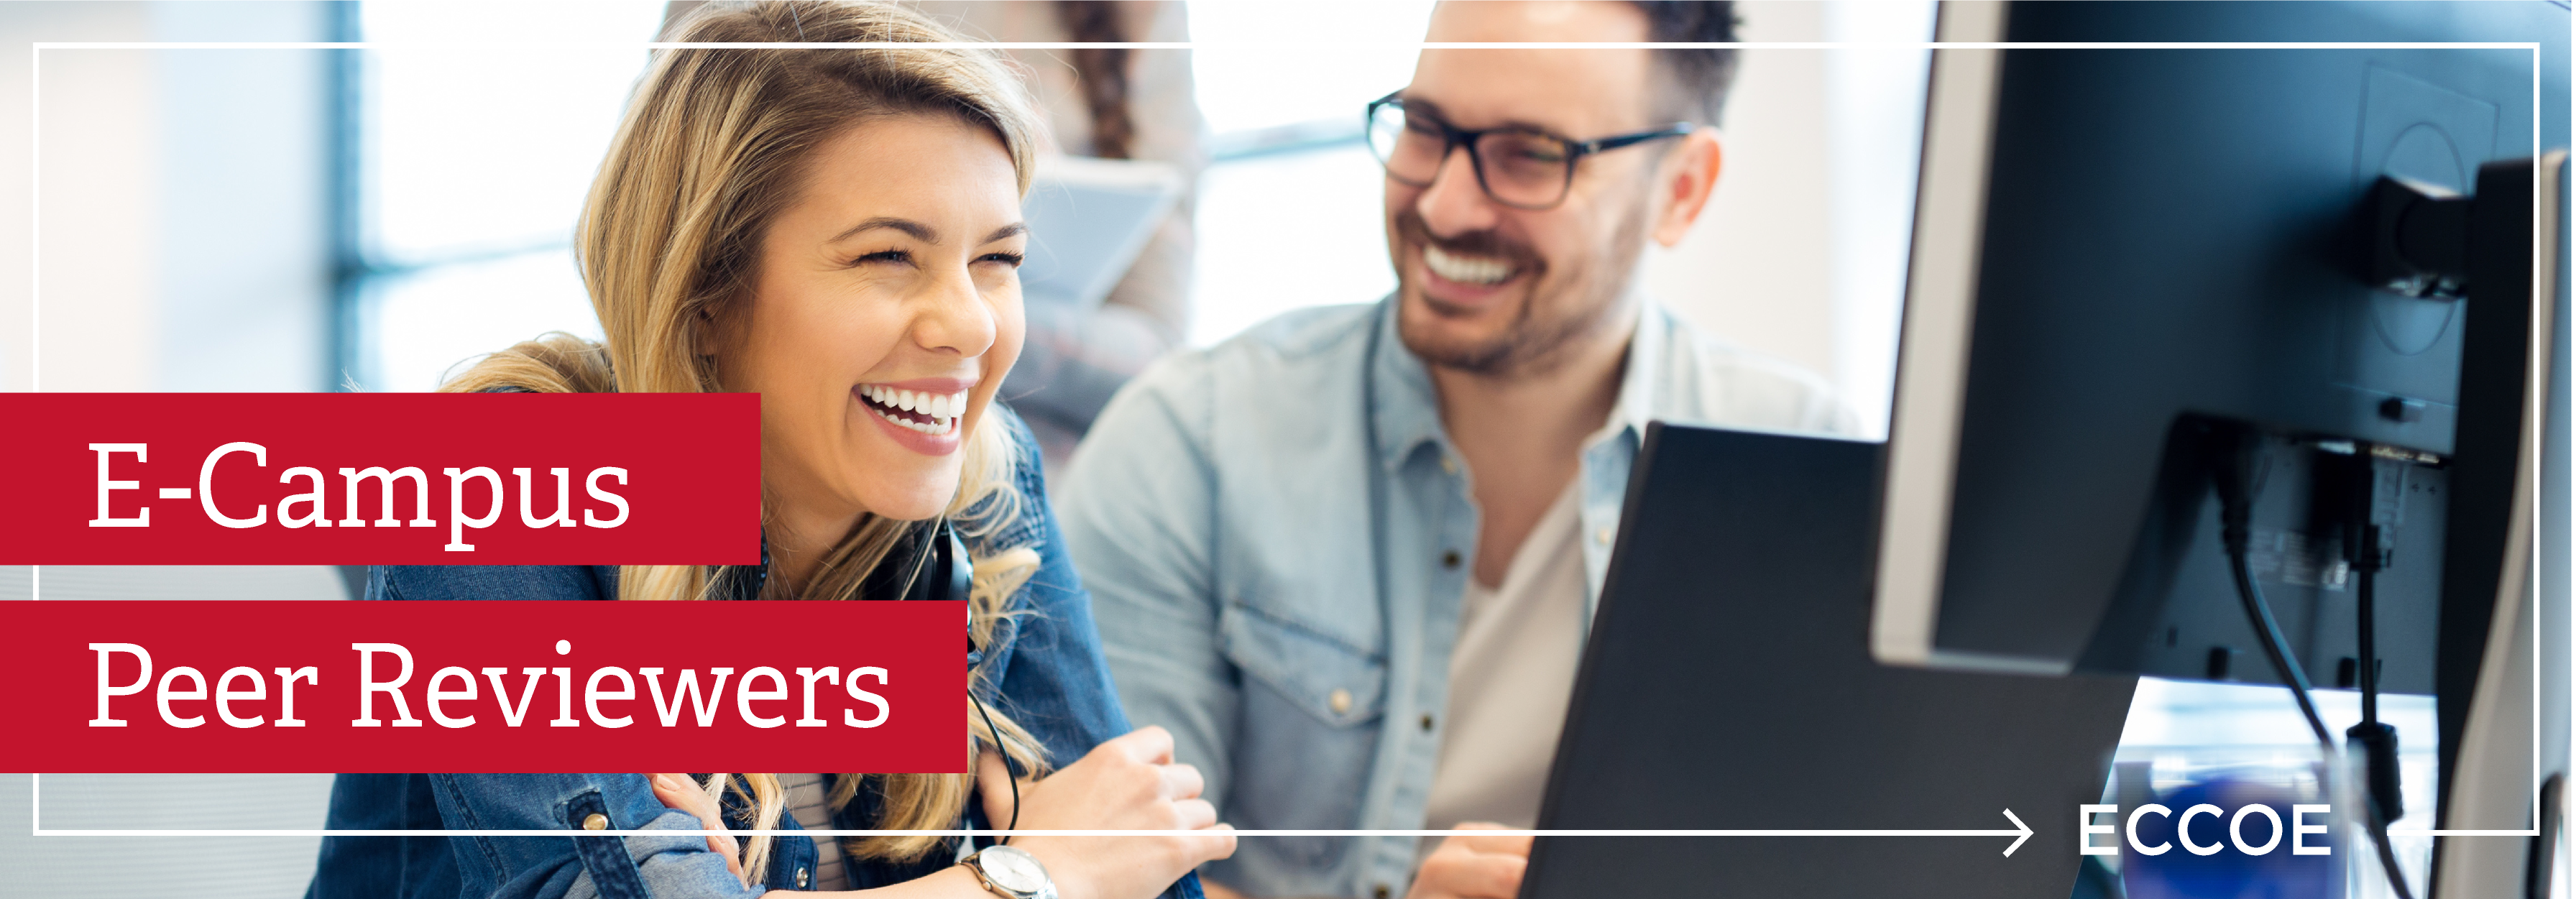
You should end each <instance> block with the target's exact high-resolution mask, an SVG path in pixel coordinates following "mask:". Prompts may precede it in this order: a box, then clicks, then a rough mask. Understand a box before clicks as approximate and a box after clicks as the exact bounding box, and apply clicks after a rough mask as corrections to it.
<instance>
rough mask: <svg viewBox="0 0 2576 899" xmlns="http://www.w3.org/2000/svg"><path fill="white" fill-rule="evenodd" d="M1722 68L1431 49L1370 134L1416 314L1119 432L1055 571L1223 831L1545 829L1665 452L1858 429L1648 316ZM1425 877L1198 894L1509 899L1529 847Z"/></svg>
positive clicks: (1460, 33)
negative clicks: (1635, 479) (1657, 248)
mask: <svg viewBox="0 0 2576 899" xmlns="http://www.w3.org/2000/svg"><path fill="white" fill-rule="evenodd" d="M1733 39H1734V36H1733V24H1732V13H1731V12H1730V11H1729V9H1728V7H1727V4H1724V3H1449V4H1443V5H1442V6H1440V7H1439V9H1438V10H1437V11H1436V12H1435V13H1434V14H1433V16H1432V20H1431V31H1430V35H1429V37H1428V40H1431V41H1435V42H1496V43H1522V42H1533V41H1575V42H1596V41H1597V42H1639V41H1658V42H1678V41H1687V42H1717V41H1731V40H1733ZM1734 69H1735V58H1734V51H1732V50H1715V49H1699V50H1648V49H1644V48H1637V49H1535V48H1533V49H1429V50H1425V51H1423V53H1422V55H1421V58H1420V61H1419V62H1418V64H1417V68H1416V70H1415V73H1414V78H1413V83H1412V84H1410V85H1408V86H1406V87H1405V88H1404V89H1403V90H1400V91H1397V92H1395V93H1394V94H1390V95H1388V96H1387V97H1386V98H1384V99H1381V100H1379V101H1377V102H1376V103H1374V104H1371V105H1370V107H1369V109H1368V115H1369V119H1368V121H1369V143H1370V147H1371V149H1372V150H1373V151H1374V152H1375V153H1376V154H1377V157H1378V159H1379V161H1380V162H1382V163H1383V164H1384V170H1385V186H1386V232H1387V250H1388V253H1389V255H1390V257H1391V261H1392V262H1393V264H1394V267H1395V271H1396V277H1397V283H1398V286H1397V289H1396V293H1395V295H1394V296H1392V297H1389V298H1386V299H1383V300H1381V301H1379V302H1377V303H1373V304H1368V305H1358V306H1338V307H1329V308H1322V309H1315V310H1309V311H1304V312H1298V313H1293V314H1290V315H1286V316H1282V317H1280V318H1279V319H1276V320H1273V321H1271V322H1269V323H1267V324H1264V325H1262V326H1260V327H1258V328H1255V329H1253V330H1252V331H1251V332H1249V333H1246V334H1244V335H1243V336H1241V337H1238V338H1235V339H1234V340H1231V341H1228V342H1226V343H1224V344H1221V345H1219V346H1216V347H1213V348H1210V349H1208V350H1205V351H1202V352H1196V353H1188V354H1182V355H1179V356H1175V357H1172V358H1170V359H1168V360H1167V361H1165V362H1164V363H1162V364H1160V365H1159V366H1157V367H1156V368H1154V369H1152V370H1150V371H1148V372H1147V373H1146V374H1144V375H1143V376H1142V377H1140V378H1138V379H1137V380H1136V381H1135V382H1134V383H1132V384H1131V385H1130V386H1129V387H1128V388H1127V389H1126V390H1125V391H1123V392H1122V393H1121V394H1120V395H1119V396H1118V398H1117V399H1115V400H1113V401H1112V402H1111V403H1110V405H1109V407H1108V409H1107V410H1106V411H1105V412H1103V414H1102V415H1101V418H1100V420H1099V422H1098V424H1096V425H1095V426H1094V427H1093V430H1092V432H1091V437H1090V440H1089V442H1088V443H1086V444H1084V446H1083V448H1082V449H1081V451H1080V452H1079V453H1078V454H1077V455H1076V457H1075V460H1074V464H1073V467H1072V471H1071V472H1070V475H1069V478H1068V481H1067V483H1066V485H1065V487H1064V496H1063V503H1062V509H1063V512H1064V516H1065V531H1066V541H1067V543H1068V544H1069V545H1070V547H1071V549H1072V550H1073V554H1074V557H1075V559H1076V561H1077V562H1078V563H1079V564H1080V566H1081V568H1082V571H1083V575H1084V579H1085V581H1086V583H1087V584H1088V586H1090V588H1091V590H1092V594H1093V596H1094V597H1095V598H1096V602H1097V603H1098V613H1099V617H1100V622H1101V634H1102V638H1103V640H1104V641H1105V642H1106V644H1107V648H1108V654H1109V660H1110V666H1111V669H1112V671H1113V672H1114V673H1115V675H1116V677H1117V680H1118V684H1119V688H1120V695H1121V697H1122V698H1123V699H1124V701H1125V703H1126V706H1127V711H1128V713H1129V715H1130V717H1132V718H1134V719H1135V720H1136V721H1137V722H1138V723H1140V724H1159V725H1162V726H1164V727H1165V728H1168V729H1169V730H1171V732H1172V733H1173V735H1174V737H1175V739H1176V741H1177V745H1178V749H1177V752H1176V754H1177V756H1178V758H1179V760H1181V761H1184V762H1188V763H1190V764H1193V765H1196V766H1198V768H1199V769H1200V770H1201V771H1203V772H1205V774H1206V777H1207V787H1206V794H1205V795H1206V797H1207V798H1208V799H1209V800H1210V801H1212V802H1214V803H1216V804H1217V807H1218V809H1219V810H1220V814H1221V816H1222V818H1223V820H1225V821H1227V822H1229V823H1231V824H1233V825H1234V826H1236V827H1239V828H1260V829H1299V830H1319V829H1372V830H1375V829H1417V828H1424V827H1429V828H1440V829H1447V828H1453V827H1458V826H1461V825H1468V824H1478V823H1486V824H1498V825H1504V826H1510V827H1517V828H1527V827H1531V826H1533V825H1534V824H1535V822H1536V819H1537V816H1538V805H1539V796H1540V794H1541V791H1542V788H1543V787H1544V786H1545V783H1546V779H1547V769H1548V764H1549V762H1550V759H1551V758H1552V755H1553V753H1554V750H1555V746H1556V738H1557V734H1558V731H1559V729H1560V728H1561V727H1562V724H1563V721H1564V717H1565V706H1566V701H1567V698H1568V696H1569V695H1570V693H1571V691H1572V688H1573V682H1574V670H1575V662H1576V659H1577V658H1578V656H1579V655H1580V654H1581V652H1582V647H1583V640H1584V635H1585V633H1586V631H1587V630H1588V626H1589V622H1590V621H1591V615H1592V611H1593V606H1594V602H1595V600H1596V599H1597V598H1598V597H1599V595H1600V590H1601V579H1602V575H1603V572H1604V570H1605V569H1606V568H1607V566H1608V563H1609V557H1610V548H1611V545H1612V543H1613V542H1614V537H1615V536H1616V532H1615V529H1616V527H1617V526H1618V522H1619V508H1620V502H1621V500H1622V499H1623V492H1624V490H1625V489H1626V486H1627V482H1628V470H1629V467H1630V465H1631V463H1632V462H1633V460H1634V459H1635V456H1636V453H1637V449H1638V441H1639V440H1640V439H1641V438H1642V437H1643V436H1644V431H1645V426H1646V422H1647V421H1648V420H1650V419H1658V418H1664V419H1676V420H1686V421H1698V422H1710V423H1717V424H1723V425H1730V426H1738V427H1751V428H1763V429H1771V430H1797V431H1828V432H1833V431H1847V430H1849V429H1850V426H1851V419H1850V416H1849V413H1847V412H1846V411H1844V410H1843V409H1842V407H1841V406H1840V405H1838V404H1837V403H1835V402H1834V401H1833V399H1832V398H1831V397H1830V396H1829V394H1828V393H1827V391H1826V390H1825V389H1824V387H1823V386H1822V382H1821V381H1819V380H1818V379H1816V378H1814V377H1813V376H1811V375H1808V374H1807V373H1805V372H1802V371H1799V370H1796V369H1794V368H1792V367H1789V366H1787V365H1785V364H1783V363H1779V362H1776V361H1772V360H1769V359H1765V358H1761V357H1758V356H1754V355H1751V354H1748V353H1745V352H1742V351H1738V350H1733V349H1729V348H1726V347H1724V346H1721V345H1719V344H1716V343H1714V342H1712V341H1710V340H1708V339H1705V338H1703V337H1701V336H1700V335H1698V334H1696V333H1694V332H1692V331H1691V329H1690V328H1689V327H1688V326H1686V325H1684V324H1683V323H1682V322H1681V321H1680V320H1679V319H1677V318H1675V317H1674V316H1673V315H1672V314H1671V313H1670V312H1668V311H1666V310H1665V309H1664V308H1663V307H1661V306H1659V305H1657V304H1656V303H1654V302H1653V301H1652V300H1650V299H1648V298H1646V297H1643V296H1640V295H1639V294H1638V293H1637V292H1636V291H1635V290H1633V289H1632V287H1631V284H1630V281H1631V280H1632V276H1633V274H1634V272H1635V270H1636V268H1637V264H1638V261H1639V256H1640V254H1642V253H1643V252H1644V249H1645V247H1646V245H1647V243H1648V242H1650V241H1651V242H1653V243H1656V244H1660V245H1663V246H1671V245H1673V244H1675V243H1678V242H1679V241H1680V240H1681V239H1682V237H1683V236H1684V235H1685V234H1687V233H1688V232H1689V230H1690V228H1691V225H1692V223H1693V222H1694V221H1696V220H1697V219H1698V217H1699V215H1700V212H1701V210H1702V209H1703V208H1704V207H1705V206H1706V205H1707V202H1708V197H1709V191H1710V189H1711V188H1712V187H1713V186H1714V185H1715V182H1716V179H1717V176H1718V172H1719V169H1720V161H1721V159H1722V154H1721V152H1720V144H1719V141H1718V134H1717V131H1716V129H1715V128H1714V124H1715V123H1716V122H1717V120H1718V111H1719V108H1720V107H1721V105H1722V104H1723V102H1724V99H1725V95H1726V89H1727V85H1728V82H1729V81H1730V80H1731V78H1732V76H1733V74H1734ZM1711 289H1720V288H1717V287H1715V286H1714V285H1712V287H1711ZM1712 511H1713V512H1718V513H1721V514H1722V511H1723V510H1712ZM1432 845H1433V844H1428V843H1421V844H1418V843H1417V841H1415V840H1412V839H1409V838H1353V837H1247V838H1245V839H1244V840H1243V841H1242V842H1241V844H1240V847H1239V849H1238V851H1237V852H1236V854H1235V855H1234V857H1233V858H1232V859H1229V860H1226V861H1222V862H1218V863H1215V864H1214V865H1212V866H1211V867H1210V868H1209V869H1208V870H1207V872H1206V874H1207V876H1208V878H1209V880H1210V881H1211V883H1212V884H1223V885H1225V886H1227V887H1230V888H1232V889H1234V890H1236V891H1240V892H1242V893H1246V894H1251V895H1263V896H1362V897H1371V899H1388V897H1392V896H1395V895H1399V894H1407V893H1409V894H1410V895H1415V896H1423V897H1431V896H1492V897H1510V896H1513V895H1514V894H1515V893H1516V892H1517V890H1518V888H1519V880H1520V873H1521V868H1522V865H1523V864H1524V860H1525V857H1526V855H1527V852H1528V846H1529V842H1528V840H1526V839H1517V840H1515V839H1507V838H1500V837H1485V838H1453V839H1450V840H1447V841H1446V842H1443V843H1439V844H1436V845H1437V848H1436V850H1435V851H1431V852H1429V853H1428V854H1427V855H1426V854H1425V852H1424V850H1425V849H1430V848H1431V847H1432Z"/></svg>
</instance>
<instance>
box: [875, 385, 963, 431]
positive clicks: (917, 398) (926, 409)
mask: <svg viewBox="0 0 2576 899" xmlns="http://www.w3.org/2000/svg"><path fill="white" fill-rule="evenodd" d="M859 395H860V396H862V397H866V398H867V401H868V403H869V411H872V412H875V413H876V414H877V417H879V418H883V419H885V420H887V421H890V422H894V423H895V424H898V425H901V426H903V427H906V428H910V429H912V430H915V431H919V432H921V433H924V434H930V435H933V436H936V435H940V434H946V433H948V432H949V431H951V430H954V429H955V428H956V427H957V419H958V418H960V417H962V416H964V415H965V414H966V391H963V390H960V391H958V392H956V393H928V392H924V391H919V390H898V389H895V388H892V387H885V386H880V385H875V384H862V385H859ZM907 412H908V413H911V414H910V415H902V414H897V413H907Z"/></svg>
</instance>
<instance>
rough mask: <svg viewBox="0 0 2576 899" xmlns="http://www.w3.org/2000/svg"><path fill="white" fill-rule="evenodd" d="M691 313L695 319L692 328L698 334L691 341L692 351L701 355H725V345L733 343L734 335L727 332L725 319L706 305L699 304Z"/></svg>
mask: <svg viewBox="0 0 2576 899" xmlns="http://www.w3.org/2000/svg"><path fill="white" fill-rule="evenodd" d="M689 314H690V316H691V317H692V318H693V319H694V320H693V321H692V322H691V323H690V325H691V328H690V330H691V331H692V332H694V333H695V334H696V335H697V336H696V339H695V340H692V341H690V343H691V344H693V345H692V346H691V347H690V348H689V349H690V351H691V352H694V353H696V354H698V355H700V356H721V355H724V350H725V347H726V346H727V345H730V344H731V343H733V340H732V339H731V338H732V336H733V335H732V334H730V333H728V332H727V329H726V327H725V325H724V320H723V319H721V318H718V317H716V315H715V313H714V312H711V311H709V310H708V309H707V307H705V306H699V307H698V308H697V309H695V310H693V311H691V312H690V313H689Z"/></svg>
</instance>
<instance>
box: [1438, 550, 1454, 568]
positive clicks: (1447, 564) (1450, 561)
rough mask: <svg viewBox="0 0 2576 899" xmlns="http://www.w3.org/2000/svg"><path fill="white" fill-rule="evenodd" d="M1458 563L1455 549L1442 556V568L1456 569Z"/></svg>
mask: <svg viewBox="0 0 2576 899" xmlns="http://www.w3.org/2000/svg"><path fill="white" fill-rule="evenodd" d="M1458 561H1459V559H1458V551H1457V550H1454V549H1453V550H1449V551H1447V552H1444V553H1441V554H1440V567H1442V568H1456V567H1458Z"/></svg>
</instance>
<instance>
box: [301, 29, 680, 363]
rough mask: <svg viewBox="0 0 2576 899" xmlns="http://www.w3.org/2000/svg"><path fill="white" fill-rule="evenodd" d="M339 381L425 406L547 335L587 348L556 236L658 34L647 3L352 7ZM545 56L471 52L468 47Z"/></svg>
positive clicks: (585, 315) (594, 325)
mask: <svg viewBox="0 0 2576 899" xmlns="http://www.w3.org/2000/svg"><path fill="white" fill-rule="evenodd" d="M360 10H361V12H360V13H359V22H358V28H357V30H358V36H359V38H360V39H362V40H367V41H372V42H377V43H380V44H394V45H411V46H393V47H384V48H380V49H377V50H372V51H365V52H361V53H359V54H357V55H356V60H355V62H356V64H355V66H354V67H353V68H354V71H353V72H351V73H350V76H349V77H352V78H353V79H354V81H355V86H356V87H357V90H356V96H357V102H356V103H355V104H354V105H355V109H354V110H352V111H353V112H354V127H353V128H352V129H351V133H350V134H348V135H346V137H344V139H347V140H351V141H352V143H354V147H351V148H349V149H352V150H354V152H353V153H349V152H344V159H346V160H348V161H347V162H346V163H344V164H353V165H354V166H355V172H354V173H353V174H354V176H355V182H356V191H355V196H354V198H353V199H354V200H355V205H356V209H355V210H354V215H352V216H351V217H350V218H351V221H350V223H349V225H348V227H351V228H353V229H354V232H355V233H354V234H350V235H347V238H348V241H347V242H348V245H349V249H348V250H347V251H346V252H348V253H349V255H351V256H353V257H354V258H350V259H346V260H344V261H343V274H342V277H343V279H344V283H343V284H342V293H341V296H342V298H343V299H342V302H343V303H345V304H347V306H348V308H347V309H346V314H348V315H349V317H350V319H351V321H350V325H351V326H350V327H348V328H347V329H346V330H345V331H344V332H343V333H344V334H345V335H346V336H344V337H343V339H344V340H348V341H351V342H352V343H354V346H351V347H347V348H344V350H343V352H342V358H343V360H344V366H346V367H347V368H348V369H349V371H347V372H346V376H347V377H349V378H350V379H351V380H353V381H355V382H356V383H357V384H358V385H359V386H360V387H362V388H363V389H366V390H399V391H415V390H428V389H431V388H433V387H435V386H437V383H438V381H439V379H440V376H441V375H442V374H443V373H445V372H446V371H447V370H448V369H449V368H451V367H453V366H455V365H456V364H457V363H459V362H463V361H466V360H468V359H470V358H472V357H474V356H476V355H479V354H482V353H487V352H491V351H493V350H497V349H500V348H502V347H505V346H508V345H510V344H512V343H515V342H518V341H522V340H527V339H530V338H533V337H535V336H537V335H538V334H540V333H543V332H546V331H549V330H560V331H566V332H570V333H572V334H576V335H580V336H584V337H590V338H598V337H599V336H600V333H599V325H598V321H597V319H596V317H595V316H593V315H592V313H591V310H590V301H589V298H588V296H587V295H586V294H585V293H584V292H583V290H582V286H581V278H580V276H579V274H578V272H577V271H576V270H575V269H574V266H573V261H572V251H571V239H572V228H573V224H574V221H575V220H576V218H577V217H578V216H579V215H580V212H581V202H582V196H583V194H584V193H585V192H587V191H588V190H589V188H590V181H591V176H592V174H593V173H594V172H595V171H597V169H598V166H599V160H600V158H601V156H602V155H604V154H605V153H606V150H607V147H608V141H609V138H610V136H611V135H612V134H613V133H614V132H615V130H616V127H617V121H618V118H619V116H620V115H621V114H623V112H624V111H625V106H626V97H627V93H628V91H629V90H630V89H631V88H632V87H633V86H634V82H635V79H636V78H637V76H639V75H641V74H642V73H643V70H644V64H645V61H646V52H645V51H644V49H643V48H641V47H640V46H638V45H639V44H641V43H644V42H646V41H651V40H653V39H654V37H655V35H656V33H657V32H658V31H659V29H660V27H661V22H662V12H663V4H662V3H660V2H658V0H619V2H593V3H565V4H552V3H537V4H523V3H522V4H506V5H503V4H482V3H455V4H450V3H437V4H419V3H381V2H369V3H364V4H362V5H361V6H360ZM499 41H506V42H509V43H513V44H547V45H551V46H548V47H546V48H544V49H518V48H513V49H490V48H480V49H478V48H474V47H473V46H472V45H474V44H477V43H482V44H491V43H494V42H499Z"/></svg>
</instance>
